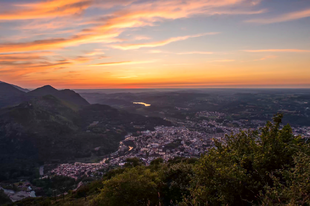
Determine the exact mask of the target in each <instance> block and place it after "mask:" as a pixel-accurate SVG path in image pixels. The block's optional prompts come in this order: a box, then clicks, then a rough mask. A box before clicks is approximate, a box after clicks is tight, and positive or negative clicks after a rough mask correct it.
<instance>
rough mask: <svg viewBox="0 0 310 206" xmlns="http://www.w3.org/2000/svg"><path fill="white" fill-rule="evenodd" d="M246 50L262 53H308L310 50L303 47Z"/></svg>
mask: <svg viewBox="0 0 310 206" xmlns="http://www.w3.org/2000/svg"><path fill="white" fill-rule="evenodd" d="M243 51H245V52H251V53H262V52H289V53H307V52H310V50H302V49H261V50H243Z"/></svg>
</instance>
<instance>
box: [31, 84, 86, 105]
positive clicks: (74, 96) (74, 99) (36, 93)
mask: <svg viewBox="0 0 310 206" xmlns="http://www.w3.org/2000/svg"><path fill="white" fill-rule="evenodd" d="M45 95H53V96H55V97H57V98H59V99H63V100H65V101H68V102H71V103H74V104H76V105H78V106H87V105H89V103H88V102H87V101H86V100H85V99H84V98H83V97H81V96H80V95H79V94H78V93H76V92H74V91H72V90H69V89H66V90H57V89H55V88H53V87H52V86H50V85H46V86H43V87H40V88H38V89H35V90H33V91H30V92H28V93H27V96H28V97H29V98H34V97H42V96H45Z"/></svg>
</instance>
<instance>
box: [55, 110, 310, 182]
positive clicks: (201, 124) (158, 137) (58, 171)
mask: <svg viewBox="0 0 310 206" xmlns="http://www.w3.org/2000/svg"><path fill="white" fill-rule="evenodd" d="M200 117H208V119H212V120H204V119H202V120H200V121H191V120H186V121H185V122H183V124H180V125H181V126H177V127H176V126H171V127H166V126H159V127H156V128H155V130H154V131H149V130H147V131H143V132H140V133H139V135H138V136H133V135H132V134H129V135H127V136H126V137H125V140H123V141H121V142H120V144H119V148H118V150H117V151H116V152H114V153H112V154H110V155H107V156H106V157H105V158H104V159H103V160H102V161H101V162H99V163H75V164H61V165H59V166H58V167H57V168H55V169H53V170H52V171H51V172H50V173H49V174H51V175H62V176H68V177H71V178H74V179H77V178H79V177H81V176H84V175H86V176H93V175H94V174H96V173H97V174H99V175H100V174H101V172H99V173H98V170H102V169H107V168H109V167H114V166H123V165H125V163H126V160H127V159H128V158H133V157H137V158H139V159H140V160H141V161H143V162H144V163H145V165H149V164H150V163H151V161H153V160H154V159H157V158H162V159H164V160H165V161H168V160H169V159H173V158H174V157H185V158H190V157H199V156H200V155H201V154H204V153H206V152H207V151H208V149H209V148H212V147H213V139H219V140H221V139H222V138H223V137H224V135H225V134H231V133H238V132H239V131H240V129H243V130H244V129H246V130H247V129H256V128H257V127H258V126H261V125H264V121H260V120H251V121H248V120H239V121H234V120H231V121H229V120H226V119H225V118H224V117H225V114H223V113H219V112H206V111H203V112H198V113H197V114H196V118H200ZM210 117H212V118H210ZM218 119H225V120H223V121H217V120H218ZM249 125H252V126H253V127H249ZM254 125H255V126H254ZM293 132H294V134H296V135H297V134H303V136H305V137H306V138H308V139H310V127H298V128H293Z"/></svg>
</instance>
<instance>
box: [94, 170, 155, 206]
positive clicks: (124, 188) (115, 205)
mask: <svg viewBox="0 0 310 206" xmlns="http://www.w3.org/2000/svg"><path fill="white" fill-rule="evenodd" d="M159 181H160V179H159V175H158V173H156V172H152V171H151V170H150V169H147V168H145V167H142V166H138V167H134V168H128V169H126V170H125V171H124V173H122V174H119V175H117V176H114V177H112V178H111V179H110V180H106V181H104V182H103V185H104V187H103V189H102V191H101V193H100V194H99V195H98V196H97V198H96V199H95V200H94V201H93V202H92V204H93V205H96V206H97V205H98V206H100V205H104V206H119V205H132V206H140V205H147V204H148V202H150V205H156V204H157V205H158V183H159Z"/></svg>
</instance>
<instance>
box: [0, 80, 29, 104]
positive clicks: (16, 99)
mask: <svg viewBox="0 0 310 206" xmlns="http://www.w3.org/2000/svg"><path fill="white" fill-rule="evenodd" d="M26 99H27V97H26V93H25V92H23V91H21V90H20V89H18V88H16V86H14V85H11V84H7V83H5V82H0V108H2V107H6V106H10V105H14V104H18V103H20V102H22V101H25V100H26Z"/></svg>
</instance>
